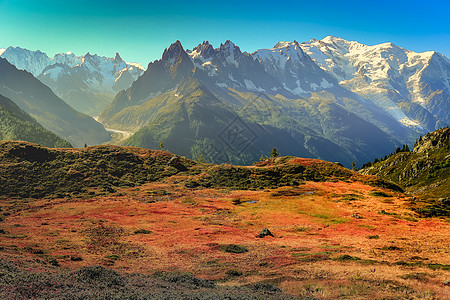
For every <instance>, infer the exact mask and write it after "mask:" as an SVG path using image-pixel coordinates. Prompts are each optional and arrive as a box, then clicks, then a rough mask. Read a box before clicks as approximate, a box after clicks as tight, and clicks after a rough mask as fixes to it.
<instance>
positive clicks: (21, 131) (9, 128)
mask: <svg viewBox="0 0 450 300" xmlns="http://www.w3.org/2000/svg"><path fill="white" fill-rule="evenodd" d="M0 140H13V141H30V142H33V143H37V144H40V145H43V146H46V147H64V148H70V147H72V146H71V145H70V143H68V142H67V141H65V140H63V139H61V138H60V137H58V136H57V135H56V134H54V133H52V132H50V131H48V130H47V129H45V128H44V127H42V126H41V125H40V124H39V123H38V122H36V120H35V119H33V118H32V117H31V116H30V115H29V114H27V113H26V112H24V111H23V110H22V109H20V107H18V106H17V105H16V104H15V103H14V102H12V101H11V100H10V99H8V98H5V97H3V96H2V95H0Z"/></svg>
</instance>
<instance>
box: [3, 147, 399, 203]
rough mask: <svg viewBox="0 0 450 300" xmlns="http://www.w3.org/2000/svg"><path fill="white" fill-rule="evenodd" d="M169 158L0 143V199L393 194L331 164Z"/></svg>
mask: <svg viewBox="0 0 450 300" xmlns="http://www.w3.org/2000/svg"><path fill="white" fill-rule="evenodd" d="M172 157H173V154H171V153H169V152H166V151H156V150H148V149H142V148H133V147H118V146H94V147H87V148H81V149H50V148H46V147H42V146H39V145H36V144H30V143H25V142H1V143H0V186H2V189H1V190H0V196H6V197H21V198H42V197H58V198H62V197H81V196H83V197H84V196H93V195H96V194H102V193H110V192H114V191H115V190H116V189H117V187H122V186H135V185H140V184H144V183H146V182H153V181H159V180H162V179H164V178H166V177H170V176H173V175H176V174H180V172H181V174H183V175H188V176H189V177H188V179H186V182H185V185H186V186H187V187H191V188H196V187H199V186H201V187H214V188H221V187H226V188H232V189H243V190H245V189H265V188H275V187H279V186H289V185H291V186H296V185H299V184H301V183H302V181H338V180H359V181H364V182H367V183H368V184H371V185H374V186H381V187H387V188H391V189H397V190H398V187H397V186H396V185H394V184H392V183H389V182H387V181H385V180H381V179H376V178H372V177H367V176H363V175H359V174H357V173H355V172H352V171H350V170H348V169H346V168H343V167H341V166H339V165H337V164H335V163H329V162H324V161H320V160H311V159H300V158H293V157H280V158H277V159H269V160H266V161H264V162H260V163H258V164H256V165H255V166H252V167H241V166H232V165H225V164H223V165H210V164H202V163H197V162H195V161H192V160H188V159H185V158H182V157H180V158H179V165H174V166H173V164H172V166H171V165H169V164H168V163H169V161H170V159H171V158H172Z"/></svg>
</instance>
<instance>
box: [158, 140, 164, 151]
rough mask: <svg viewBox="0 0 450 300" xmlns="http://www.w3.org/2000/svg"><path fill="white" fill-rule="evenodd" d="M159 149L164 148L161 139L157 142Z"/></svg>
mask: <svg viewBox="0 0 450 300" xmlns="http://www.w3.org/2000/svg"><path fill="white" fill-rule="evenodd" d="M158 147H159V149H161V150H163V149H164V143H163V142H162V141H161V142H159V146H158Z"/></svg>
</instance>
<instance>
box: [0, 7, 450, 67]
mask: <svg viewBox="0 0 450 300" xmlns="http://www.w3.org/2000/svg"><path fill="white" fill-rule="evenodd" d="M327 35H333V36H338V37H342V38H344V39H347V40H356V41H359V42H361V43H364V44H368V45H373V44H378V43H383V42H393V43H394V44H397V45H399V46H401V47H404V48H407V49H410V50H414V51H419V52H421V51H427V50H436V51H438V52H441V53H442V54H444V55H446V56H447V57H449V58H450V0H427V1H416V0H407V1H406V0H378V1H377V0H373V1H361V0H358V1H357V0H347V1H345V0H333V1H331V0H308V1H302V0H300V1H280V0H279V1H270V2H269V1H245V0H240V1H235V0H232V1H225V0H224V1H220V0H219V1H214V0H209V1H198V0H189V1H179V0H167V1H159V0H158V1H141V0H131V1H129V2H128V1H123V0H121V1H118V0H108V1H96V0H73V1H55V0H0V48H1V47H3V48H6V47H8V46H19V47H23V48H27V49H30V50H38V49H39V50H41V51H43V52H46V53H47V54H48V55H49V56H53V55H54V54H55V53H60V52H67V51H72V52H74V53H75V54H77V55H82V54H85V53H86V52H88V51H89V52H91V53H97V54H99V55H104V56H114V55H115V52H119V53H120V55H121V56H122V57H123V58H124V59H125V60H127V61H133V62H139V63H141V64H143V65H145V66H146V65H147V64H148V63H149V62H150V61H153V60H155V59H159V58H161V55H162V52H163V51H164V48H166V47H168V46H169V45H170V44H171V43H173V42H174V41H176V40H177V39H178V40H180V41H181V42H182V44H183V46H184V47H185V48H187V49H192V48H193V47H195V46H196V45H198V44H199V43H201V42H202V41H203V40H208V41H209V42H210V43H212V44H213V46H215V47H217V46H219V45H220V43H223V42H225V41H226V40H228V39H229V40H232V41H233V42H234V43H235V44H236V45H238V46H239V47H240V48H241V49H242V50H243V51H247V52H253V51H254V50H257V49H260V48H271V47H272V46H273V45H275V44H276V43H277V42H278V41H280V40H288V41H292V40H297V41H299V42H302V41H308V40H309V39H311V38H316V39H322V38H324V37H325V36H327Z"/></svg>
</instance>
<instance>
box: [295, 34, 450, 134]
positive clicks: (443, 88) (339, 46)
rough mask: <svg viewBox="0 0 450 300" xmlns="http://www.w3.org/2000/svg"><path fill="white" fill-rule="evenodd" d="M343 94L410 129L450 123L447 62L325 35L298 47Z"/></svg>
mask: <svg viewBox="0 0 450 300" xmlns="http://www.w3.org/2000/svg"><path fill="white" fill-rule="evenodd" d="M300 46H301V47H302V48H303V50H304V51H305V52H306V53H307V54H308V55H310V56H311V57H312V58H313V60H314V61H315V62H317V63H318V65H319V66H320V67H321V68H323V69H324V70H326V71H328V72H330V73H331V74H332V75H333V76H334V77H335V78H336V79H337V80H338V81H339V83H340V84H341V85H342V86H344V87H346V88H348V89H349V90H351V91H353V92H355V93H357V94H359V95H360V96H362V97H364V98H365V99H367V100H369V101H371V102H373V103H374V104H376V105H377V106H379V107H380V108H382V109H384V110H385V111H386V112H388V113H389V114H391V115H392V116H393V117H394V118H395V119H396V120H398V121H399V122H401V123H402V124H404V125H406V126H409V127H411V128H417V129H418V130H420V129H421V128H424V129H425V131H433V130H435V129H438V128H440V127H442V126H446V125H447V124H450V119H449V115H448V112H449V105H450V84H449V81H450V61H449V60H448V59H447V58H446V57H444V56H443V55H441V54H439V53H436V52H434V51H428V52H423V53H416V52H413V51H410V50H406V49H403V48H401V47H398V46H396V45H394V44H392V43H383V44H379V45H374V46H367V45H364V44H360V43H358V42H355V41H346V40H344V39H341V38H337V37H331V36H328V37H326V38H324V39H323V40H315V39H312V40H311V41H309V42H305V43H302V44H301V45H300Z"/></svg>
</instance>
